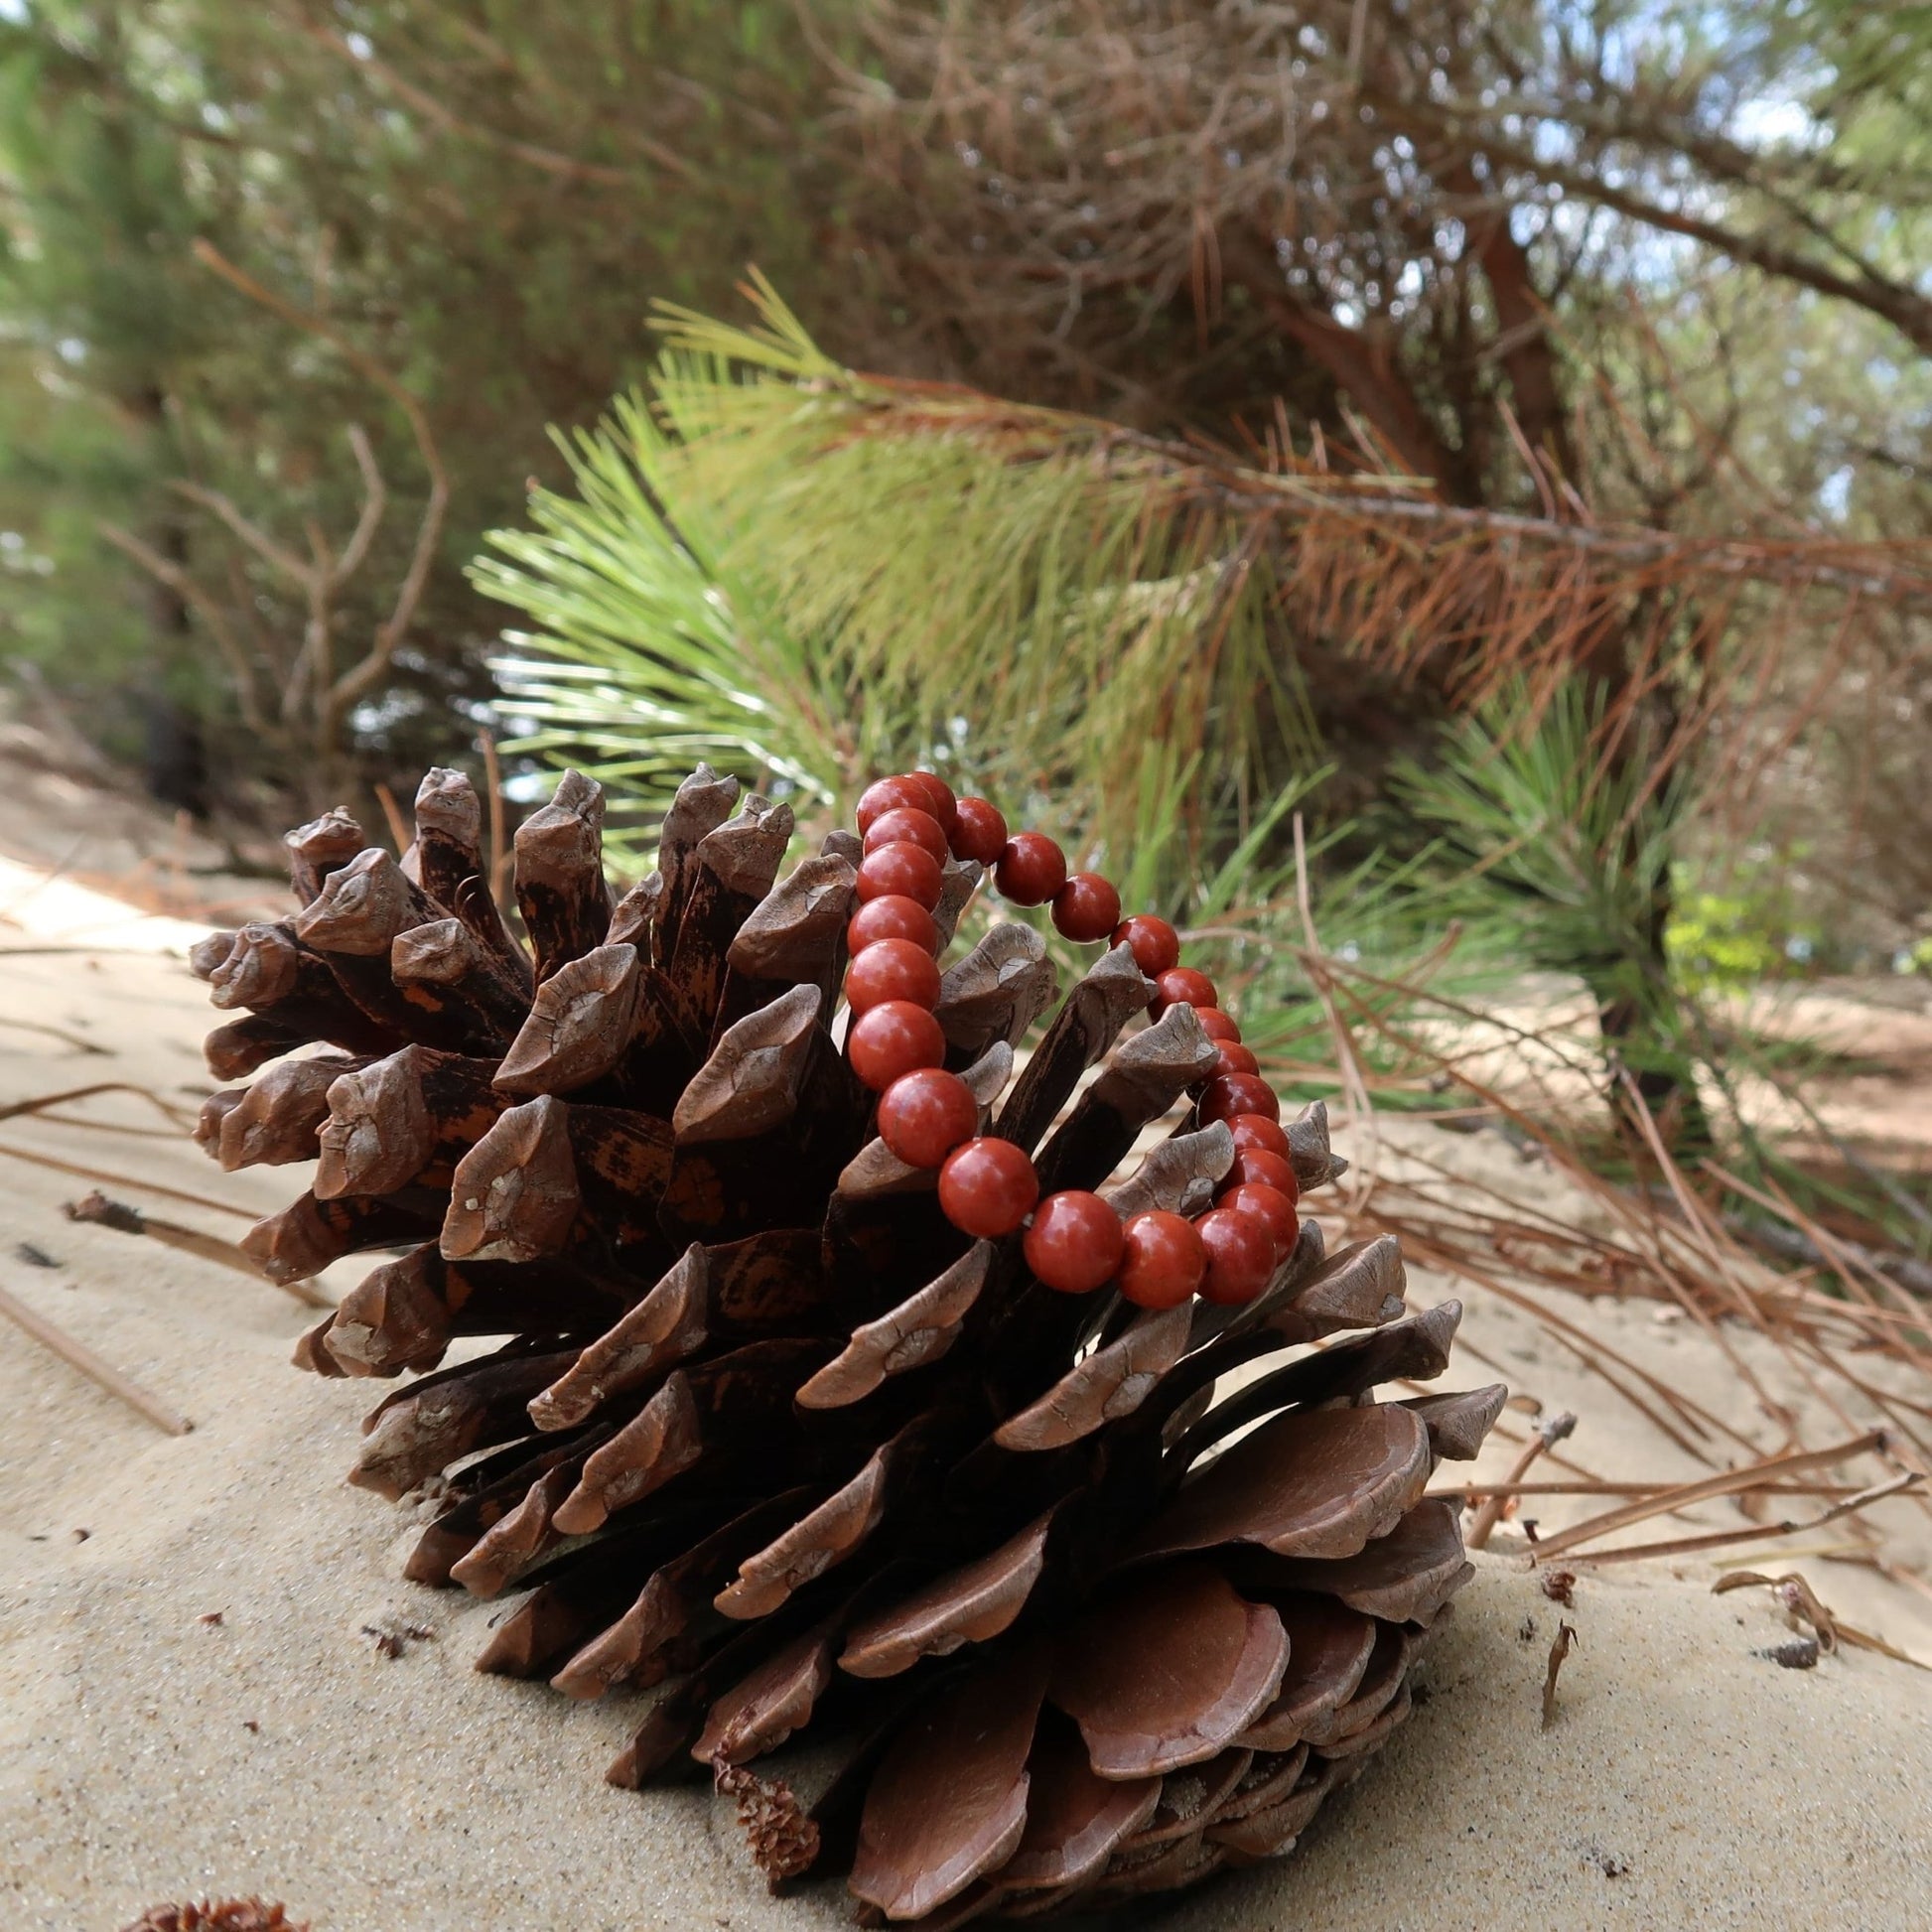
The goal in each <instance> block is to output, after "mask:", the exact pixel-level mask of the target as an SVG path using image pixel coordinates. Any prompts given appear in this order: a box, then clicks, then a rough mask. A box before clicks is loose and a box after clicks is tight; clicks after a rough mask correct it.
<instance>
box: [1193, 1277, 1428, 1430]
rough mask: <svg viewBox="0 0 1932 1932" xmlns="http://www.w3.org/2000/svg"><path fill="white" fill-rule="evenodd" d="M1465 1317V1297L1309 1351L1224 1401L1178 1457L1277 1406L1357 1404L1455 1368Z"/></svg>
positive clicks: (1200, 1425) (1199, 1424)
mask: <svg viewBox="0 0 1932 1932" xmlns="http://www.w3.org/2000/svg"><path fill="white" fill-rule="evenodd" d="M1461 1319H1462V1304H1461V1303H1460V1302H1454V1301H1450V1302H1443V1303H1440V1304H1439V1305H1438V1306H1437V1307H1435V1308H1433V1309H1427V1310H1425V1311H1423V1312H1421V1313H1420V1314H1411V1315H1405V1316H1404V1317H1403V1318H1402V1319H1401V1320H1399V1321H1391V1322H1389V1323H1388V1324H1387V1325H1386V1326H1384V1327H1381V1328H1376V1329H1372V1330H1371V1331H1370V1332H1369V1333H1367V1334H1365V1335H1358V1336H1356V1337H1355V1338H1354V1339H1353V1340H1352V1341H1342V1342H1336V1343H1334V1344H1333V1345H1332V1346H1330V1347H1328V1348H1324V1349H1321V1350H1320V1351H1319V1352H1317V1353H1315V1354H1312V1355H1304V1356H1303V1357H1302V1358H1301V1360H1300V1361H1296V1362H1291V1363H1290V1364H1289V1365H1288V1366H1287V1367H1286V1368H1278V1369H1276V1370H1275V1371H1274V1372H1273V1373H1272V1374H1269V1375H1264V1376H1261V1377H1259V1378H1257V1379H1256V1380H1255V1381H1252V1382H1249V1383H1247V1384H1246V1385H1245V1386H1244V1387H1242V1388H1240V1389H1237V1390H1236V1391H1235V1392H1234V1393H1233V1394H1232V1395H1230V1396H1228V1397H1227V1398H1226V1399H1225V1400H1224V1401H1221V1402H1217V1403H1216V1404H1215V1405H1214V1409H1213V1412H1212V1413H1211V1414H1210V1415H1209V1416H1208V1417H1206V1418H1205V1419H1204V1420H1203V1421H1201V1422H1200V1423H1198V1424H1196V1425H1195V1427H1194V1428H1193V1429H1191V1430H1189V1431H1188V1433H1187V1435H1186V1436H1185V1437H1184V1438H1183V1439H1182V1441H1181V1442H1180V1444H1179V1445H1178V1446H1177V1447H1176V1449H1174V1452H1173V1459H1174V1461H1175V1462H1176V1463H1179V1464H1182V1465H1185V1464H1187V1463H1191V1462H1193V1461H1194V1460H1195V1459H1196V1458H1197V1457H1198V1456H1199V1455H1200V1454H1201V1453H1202V1452H1203V1451H1205V1450H1206V1449H1209V1448H1211V1447H1212V1446H1213V1445H1214V1444H1215V1443H1218V1442H1220V1441H1221V1440H1222V1439H1223V1438H1225V1437H1228V1436H1231V1435H1233V1434H1234V1432H1235V1431H1236V1430H1237V1429H1245V1428H1246V1427H1247V1426H1248V1424H1250V1423H1251V1422H1258V1421H1260V1419H1261V1418H1262V1417H1263V1416H1266V1415H1270V1414H1272V1413H1273V1412H1274V1411H1276V1410H1278V1409H1287V1408H1291V1407H1312V1406H1313V1405H1315V1404H1317V1403H1324V1402H1336V1401H1353V1400H1354V1399H1355V1398H1356V1397H1357V1396H1361V1395H1365V1394H1366V1393H1367V1392H1368V1391H1369V1390H1370V1389H1372V1388H1374V1387H1375V1386H1376V1384H1377V1383H1380V1382H1395V1381H1409V1382H1433V1381H1434V1380H1435V1379H1436V1377H1437V1376H1439V1375H1441V1374H1442V1372H1443V1371H1444V1370H1445V1369H1446V1368H1448V1367H1449V1343H1450V1341H1451V1340H1452V1339H1453V1338H1454V1335H1455V1330H1456V1327H1457V1325H1458V1324H1459V1323H1460V1322H1461Z"/></svg>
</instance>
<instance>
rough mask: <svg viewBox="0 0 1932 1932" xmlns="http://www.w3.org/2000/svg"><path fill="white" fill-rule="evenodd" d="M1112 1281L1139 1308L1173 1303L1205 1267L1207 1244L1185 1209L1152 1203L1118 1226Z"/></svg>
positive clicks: (1191, 1287)
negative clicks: (1116, 1263)
mask: <svg viewBox="0 0 1932 1932" xmlns="http://www.w3.org/2000/svg"><path fill="white" fill-rule="evenodd" d="M1121 1244H1122V1253H1121V1261H1120V1273H1119V1275H1118V1276H1116V1277H1115V1286H1116V1287H1117V1288H1118V1289H1119V1290H1120V1292H1121V1294H1122V1295H1124V1296H1125V1297H1126V1298H1127V1300H1128V1301H1130V1302H1132V1303H1133V1304H1134V1306H1135V1307H1136V1308H1141V1309H1177V1308H1178V1307H1179V1306H1180V1305H1181V1303H1182V1302H1184V1301H1186V1299H1187V1298H1188V1296H1190V1295H1191V1294H1193V1292H1194V1290H1195V1289H1197V1288H1198V1287H1199V1286H1200V1283H1201V1277H1202V1276H1203V1275H1205V1274H1206V1273H1207V1249H1206V1248H1205V1247H1204V1246H1203V1245H1202V1242H1201V1238H1200V1235H1199V1233H1198V1232H1197V1230H1196V1229H1195V1227H1194V1224H1193V1222H1192V1221H1190V1220H1188V1219H1187V1218H1186V1216H1185V1215H1181V1214H1170V1213H1168V1212H1167V1210H1166V1209H1165V1208H1158V1207H1157V1208H1154V1209H1152V1210H1151V1211H1150V1212H1148V1213H1146V1214H1136V1215H1134V1216H1132V1218H1130V1219H1129V1221H1128V1223H1127V1225H1126V1226H1125V1227H1124V1228H1123V1229H1122V1230H1121Z"/></svg>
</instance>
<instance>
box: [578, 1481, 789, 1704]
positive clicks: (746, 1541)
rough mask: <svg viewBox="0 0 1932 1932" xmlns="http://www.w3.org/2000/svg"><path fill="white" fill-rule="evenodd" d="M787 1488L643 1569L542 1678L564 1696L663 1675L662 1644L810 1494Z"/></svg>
mask: <svg viewBox="0 0 1932 1932" xmlns="http://www.w3.org/2000/svg"><path fill="white" fill-rule="evenodd" d="M812 1493H813V1492H812V1491H811V1490H809V1489H788V1490H786V1491H784V1492H783V1493H782V1494H780V1495H777V1496H773V1497H771V1498H769V1499H768V1500H767V1501H764V1502H761V1503H759V1504H756V1505H754V1506H753V1507H752V1508H751V1509H749V1510H746V1511H745V1512H744V1513H743V1514H742V1515H739V1516H736V1517H733V1518H732V1519H731V1520H730V1521H729V1522H727V1523H725V1524H724V1525H723V1526H722V1527H721V1528H719V1529H717V1530H714V1531H713V1532H712V1533H711V1534H710V1535H709V1536H706V1537H704V1538H702V1539H701V1540H700V1541H699V1542H697V1543H696V1544H695V1545H693V1546H692V1547H691V1548H690V1549H688V1550H685V1551H683V1552H682V1553H681V1554H679V1555H676V1556H673V1557H669V1558H666V1559H665V1561H664V1562H662V1563H661V1564H659V1565H657V1566H656V1567H655V1568H654V1569H652V1570H651V1572H650V1575H649V1576H648V1578H647V1579H646V1580H645V1583H644V1586H643V1588H642V1589H641V1590H639V1591H638V1593H637V1595H636V1598H635V1600H634V1601H633V1602H632V1603H631V1604H630V1605H629V1607H628V1608H627V1609H625V1610H624V1612H623V1614H622V1615H621V1617H619V1618H618V1620H617V1621H616V1622H614V1623H612V1624H611V1625H610V1626H609V1627H608V1628H607V1629H605V1630H604V1631H602V1632H601V1633H600V1634H599V1635H597V1636H596V1637H594V1638H592V1639H591V1640H590V1641H589V1642H588V1643H586V1644H585V1645H584V1646H583V1647H582V1648H581V1649H580V1650H579V1651H578V1652H577V1653H576V1654H575V1655H574V1656H573V1657H572V1658H571V1659H570V1661H569V1662H568V1663H567V1664H565V1665H564V1666H563V1668H562V1669H561V1670H559V1671H558V1673H557V1674H556V1676H555V1677H553V1678H552V1679H551V1680H550V1681H551V1684H552V1686H553V1687H554V1688H555V1689H557V1690H559V1691H562V1692H563V1693H564V1695H565V1696H566V1697H573V1698H597V1697H602V1696H603V1695H604V1693H605V1692H606V1691H608V1690H610V1689H612V1688H613V1687H614V1686H616V1685H619V1684H628V1683H636V1684H642V1685H649V1684H653V1683H656V1682H657V1681H659V1679H660V1678H662V1677H663V1675H664V1674H665V1673H664V1669H663V1668H654V1666H657V1665H658V1664H659V1660H660V1659H661V1657H662V1653H663V1650H664V1647H665V1646H666V1645H667V1644H669V1643H671V1642H672V1641H674V1640H675V1639H676V1638H678V1637H680V1636H682V1635H683V1633H684V1631H685V1630H686V1628H687V1627H688V1626H689V1625H690V1624H691V1622H692V1621H693V1619H695V1618H698V1617H700V1616H702V1615H703V1614H704V1612H705V1611H706V1610H707V1609H708V1607H709V1605H710V1602H711V1599H712V1597H713V1596H714V1595H715V1594H716V1593H717V1591H718V1588H719V1587H720V1586H721V1585H722V1584H723V1583H724V1581H725V1579H726V1578H727V1577H729V1576H730V1575H731V1573H732V1572H733V1571H734V1570H736V1569H737V1567H738V1565H739V1564H740V1562H742V1561H743V1559H744V1558H745V1556H746V1555H747V1554H748V1553H749V1552H750V1551H752V1550H755V1549H757V1548H759V1546H760V1545H761V1544H762V1543H764V1542H765V1541H767V1540H768V1538H769V1537H770V1535H771V1532H772V1531H773V1530H774V1529H776V1528H777V1527H778V1526H779V1524H780V1523H782V1522H784V1521H787V1520H789V1519H791V1518H793V1517H795V1516H796V1515H797V1513H798V1511H799V1509H800V1508H801V1507H802V1506H805V1505H807V1504H808V1503H809V1501H810V1498H811V1496H812Z"/></svg>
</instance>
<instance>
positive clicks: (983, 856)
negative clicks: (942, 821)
mask: <svg viewBox="0 0 1932 1932" xmlns="http://www.w3.org/2000/svg"><path fill="white" fill-rule="evenodd" d="M954 811H955V813H956V816H955V818H954V820H953V828H952V849H953V856H954V857H955V858H958V859H973V860H976V861H977V862H978V863H979V864H980V865H982V866H997V865H998V864H999V863H1000V854H1001V853H1003V852H1004V851H1005V850H1006V849H1007V822H1006V818H1005V816H1004V815H1003V814H1002V813H1001V812H1000V810H999V809H998V807H997V806H994V805H991V804H989V803H988V802H987V801H986V800H985V799H984V798H962V799H960V800H959V802H958V804H957V805H956V806H955V807H954Z"/></svg>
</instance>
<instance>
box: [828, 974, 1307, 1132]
mask: <svg viewBox="0 0 1932 1932" xmlns="http://www.w3.org/2000/svg"><path fill="white" fill-rule="evenodd" d="M848 997H850V996H849V995H848ZM1197 1111H1198V1113H1199V1115H1200V1121H1201V1125H1202V1126H1203V1127H1205V1126H1207V1125H1208V1123H1209V1122H1210V1121H1217V1120H1229V1119H1232V1118H1233V1116H1234V1115H1236V1114H1260V1115H1262V1116H1263V1117H1264V1118H1266V1119H1269V1120H1277V1119H1279V1118H1280V1117H1281V1111H1282V1103H1281V1102H1280V1101H1279V1100H1277V1099H1276V1098H1275V1089H1274V1088H1273V1087H1271V1086H1270V1085H1269V1084H1268V1082H1267V1081H1266V1080H1264V1079H1263V1078H1262V1077H1261V1075H1260V1074H1258V1073H1217V1074H1216V1075H1215V1076H1214V1078H1213V1079H1211V1080H1210V1081H1208V1083H1207V1087H1206V1090H1205V1091H1204V1092H1203V1093H1202V1094H1201V1097H1200V1106H1199V1108H1198V1109H1197Z"/></svg>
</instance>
